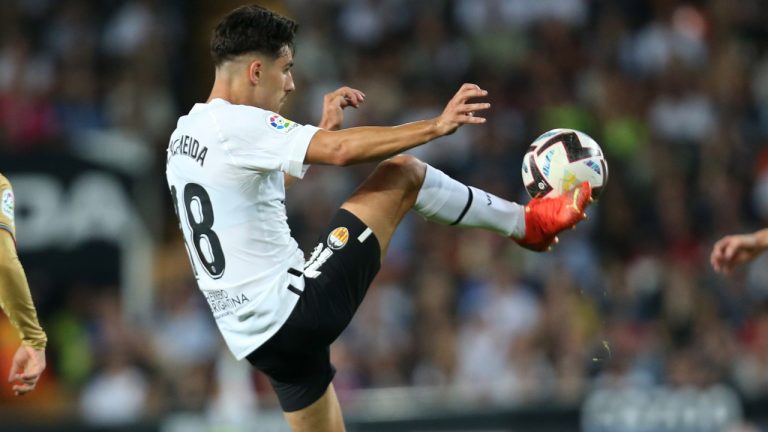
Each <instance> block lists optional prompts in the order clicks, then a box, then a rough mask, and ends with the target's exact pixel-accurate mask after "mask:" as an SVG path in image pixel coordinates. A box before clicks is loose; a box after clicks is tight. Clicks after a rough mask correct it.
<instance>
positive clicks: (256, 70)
mask: <svg viewBox="0 0 768 432" xmlns="http://www.w3.org/2000/svg"><path fill="white" fill-rule="evenodd" d="M263 66H264V64H263V62H262V61H261V59H258V58H256V59H253V60H252V61H251V62H250V63H249V64H248V80H249V81H250V82H251V84H252V85H257V84H259V79H260V78H261V68H262V67H263Z"/></svg>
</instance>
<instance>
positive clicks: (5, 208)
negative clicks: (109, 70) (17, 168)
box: [0, 189, 14, 222]
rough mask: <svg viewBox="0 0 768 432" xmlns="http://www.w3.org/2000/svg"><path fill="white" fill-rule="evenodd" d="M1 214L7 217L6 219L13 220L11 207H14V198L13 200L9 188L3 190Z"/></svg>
mask: <svg viewBox="0 0 768 432" xmlns="http://www.w3.org/2000/svg"><path fill="white" fill-rule="evenodd" d="M0 207H1V209H2V212H3V214H4V215H5V216H6V217H8V219H10V220H11V222H13V208H14V200H13V191H12V190H10V189H6V190H4V191H3V201H2V204H1V205H0Z"/></svg>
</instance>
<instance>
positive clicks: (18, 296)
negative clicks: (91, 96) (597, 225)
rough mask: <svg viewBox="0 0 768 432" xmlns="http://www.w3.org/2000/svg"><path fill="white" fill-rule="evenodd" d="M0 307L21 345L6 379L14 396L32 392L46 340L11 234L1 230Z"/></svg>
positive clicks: (40, 367)
mask: <svg viewBox="0 0 768 432" xmlns="http://www.w3.org/2000/svg"><path fill="white" fill-rule="evenodd" d="M0 306H1V307H2V309H3V311H4V312H5V314H6V315H7V316H8V318H9V319H10V321H11V324H13V326H14V327H15V328H16V330H18V332H19V335H20V337H21V340H22V345H21V347H19V349H18V350H17V351H16V355H15V356H14V358H13V364H12V365H11V371H10V373H9V376H8V382H10V383H13V384H14V385H13V390H14V391H15V392H16V394H17V395H23V394H25V393H28V392H30V391H32V390H33V389H34V388H35V385H36V384H37V380H38V379H39V378H40V375H41V374H42V373H43V370H44V369H45V345H46V342H47V337H46V335H45V332H44V331H43V329H42V328H41V327H40V324H39V322H38V320H37V311H36V310H35V306H34V303H33V302H32V295H31V294H30V292H29V285H27V278H26V276H25V274H24V269H23V268H22V266H21V263H20V262H19V258H18V256H17V254H16V244H15V242H14V240H13V237H12V236H11V233H10V232H8V231H6V230H3V229H0Z"/></svg>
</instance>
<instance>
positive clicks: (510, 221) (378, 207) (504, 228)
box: [342, 155, 591, 259]
mask: <svg viewBox="0 0 768 432" xmlns="http://www.w3.org/2000/svg"><path fill="white" fill-rule="evenodd" d="M590 192H591V191H590V187H589V184H588V183H586V182H585V183H582V184H581V185H580V186H578V187H577V188H575V189H574V190H573V191H571V192H569V193H567V194H565V195H563V196H560V197H557V198H554V199H534V200H532V201H531V202H530V203H529V204H528V205H527V206H525V207H524V206H522V205H520V204H516V203H513V202H510V201H507V200H505V199H502V198H499V197H497V196H495V195H493V194H490V193H488V192H485V191H483V190H480V189H477V188H475V187H472V186H466V185H464V184H462V183H460V182H458V181H456V180H454V179H453V178H451V177H449V176H447V175H446V174H444V173H443V172H442V171H440V170H438V169H436V168H434V167H431V166H429V165H427V164H425V163H424V162H422V161H420V160H418V159H416V158H415V157H413V156H409V155H399V156H395V157H393V158H390V159H387V160H385V161H383V162H382V163H381V164H379V166H378V167H376V170H375V171H374V172H373V173H372V174H371V176H370V177H368V179H366V180H365V182H363V184H362V185H360V187H359V188H358V189H357V190H356V191H355V193H354V194H352V196H351V197H350V198H349V199H348V200H347V201H346V202H345V203H344V204H342V208H344V209H346V210H348V211H350V212H351V213H353V214H354V215H355V216H357V217H358V218H359V219H360V220H362V221H363V222H364V223H365V224H366V225H367V226H368V227H370V228H371V230H373V232H374V234H375V235H376V238H377V239H378V241H379V245H380V246H381V252H382V253H381V256H382V259H383V258H384V256H385V255H386V251H387V247H388V246H389V241H390V239H391V238H392V234H393V233H394V231H395V228H397V225H398V224H400V221H401V220H402V219H403V217H404V216H405V214H406V213H407V212H408V210H410V209H411V208H413V209H414V210H415V211H416V212H417V213H419V214H421V215H422V216H424V217H425V218H426V219H428V220H430V221H432V222H437V223H441V224H446V225H455V226H461V227H474V228H482V229H485V230H489V231H494V232H496V233H499V234H502V235H504V236H507V237H511V238H512V239H513V240H515V241H516V242H517V243H518V244H520V245H521V246H523V247H525V248H528V249H531V250H536V251H543V250H547V248H549V246H550V245H551V244H552V243H554V242H557V237H556V236H557V233H559V232H560V231H562V230H564V229H567V228H571V227H572V226H574V225H575V224H576V223H577V222H579V221H580V220H582V219H583V218H584V213H583V212H584V208H585V207H586V205H587V204H588V203H589V201H590V198H589V197H590Z"/></svg>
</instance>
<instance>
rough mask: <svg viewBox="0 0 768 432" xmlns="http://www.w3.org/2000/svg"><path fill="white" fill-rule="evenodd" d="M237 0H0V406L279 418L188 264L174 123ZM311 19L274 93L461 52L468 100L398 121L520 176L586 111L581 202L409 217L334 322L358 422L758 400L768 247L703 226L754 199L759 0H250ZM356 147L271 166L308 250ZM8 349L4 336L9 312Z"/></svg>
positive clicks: (680, 421) (409, 78) (171, 427)
mask: <svg viewBox="0 0 768 432" xmlns="http://www.w3.org/2000/svg"><path fill="white" fill-rule="evenodd" d="M238 4H239V3H238V2H234V1H231V0H227V1H216V2H214V1H204V0H197V1H183V0H168V1H163V0H101V1H96V0H4V1H2V2H0V172H3V173H4V174H6V175H7V176H8V177H9V178H10V179H11V181H12V182H13V184H14V187H15V190H16V195H17V200H18V203H17V206H18V209H17V225H18V247H19V252H20V255H21V259H22V263H23V264H24V265H25V268H26V270H27V274H28V277H29V280H30V284H31V289H32V291H33V295H34V297H35V300H36V303H37V305H38V308H39V311H40V316H41V318H42V322H43V324H44V327H45V328H46V330H47V331H48V334H49V338H50V342H49V348H48V355H49V357H48V359H49V360H48V361H49V365H48V369H47V371H46V373H45V376H44V378H43V380H42V382H41V383H40V385H39V387H38V389H37V390H36V391H35V393H34V394H32V395H30V396H28V397H25V398H23V399H17V398H14V397H12V395H11V393H10V391H9V388H8V386H3V387H2V390H0V430H8V431H51V432H56V431H87V430H129V429H130V430H132V431H136V432H139V431H145V430H146V431H155V430H162V431H204V430H216V431H251V430H275V431H278V430H285V426H284V424H283V423H282V420H281V419H280V416H279V413H277V412H276V411H275V407H276V403H275V400H274V398H273V396H272V394H271V391H270V390H269V388H268V386H267V384H266V382H265V380H264V378H263V377H262V376H260V375H252V374H251V373H250V372H249V369H248V368H247V367H246V365H245V364H238V363H237V362H234V361H233V360H232V358H231V356H230V355H229V354H228V353H227V352H226V351H225V349H224V347H223V345H222V341H221V339H220V336H219V335H218V333H217V331H216V329H215V328H214V326H213V323H212V320H211V318H210V314H209V311H208V309H207V305H206V304H205V302H204V299H203V297H202V296H201V295H200V294H199V293H198V292H197V289H196V286H195V283H194V279H193V278H192V277H191V271H190V268H189V264H188V262H187V258H186V255H185V253H184V248H183V244H182V243H181V241H180V234H179V232H178V229H177V228H176V222H175V220H174V219H173V211H172V208H171V206H170V200H169V197H168V192H167V188H166V186H165V179H164V166H163V165H164V164H163V162H164V150H165V147H166V145H167V138H168V136H169V133H170V131H171V130H172V129H173V127H174V122H175V119H176V118H177V117H178V116H179V115H180V114H182V113H185V112H186V111H188V110H189V108H190V107H191V105H192V104H193V103H195V102H197V101H202V100H204V99H205V98H206V97H207V95H208V91H209V88H210V84H211V82H212V81H211V80H212V73H213V71H212V66H211V64H210V61H209V58H208V52H207V40H208V37H209V33H210V30H211V28H212V27H213V25H214V23H215V22H216V20H217V18H218V17H219V16H221V14H222V13H224V12H225V11H227V10H229V9H231V8H233V7H235V6H237V5H238ZM262 4H264V5H266V6H269V7H273V8H276V9H277V10H279V11H281V12H284V13H286V14H288V15H289V16H291V17H293V18H295V19H297V20H298V21H299V22H300V25H301V29H300V33H299V38H298V41H297V53H296V66H295V69H294V71H295V75H294V77H295V79H296V86H297V91H296V92H295V94H294V95H293V96H292V97H291V98H290V102H289V105H288V106H287V107H286V109H285V111H284V114H285V115H286V116H287V117H289V118H291V119H293V120H296V121H298V122H302V123H312V122H317V121H318V120H319V116H320V108H321V103H322V95H323V94H324V93H325V92H327V91H330V90H332V89H334V88H336V87H338V86H340V85H350V86H353V87H356V88H359V89H362V90H363V91H364V92H365V93H366V94H367V100H366V103H365V105H364V106H363V107H362V108H361V109H360V110H358V111H354V110H348V111H347V120H346V125H347V126H354V125H364V124H377V125H392V124H397V123H401V122H404V121H410V120H413V119H419V118H425V117H429V116H434V115H437V114H438V113H439V112H440V110H441V109H442V106H443V104H444V103H445V102H446V101H447V100H448V99H449V98H450V96H451V95H452V94H453V93H454V92H455V90H456V89H457V88H458V86H459V85H460V84H461V83H462V82H467V81H469V82H476V83H478V84H480V85H482V86H483V87H484V88H487V89H489V91H490V102H491V103H492V104H493V109H492V111H491V113H490V114H489V121H488V123H487V124H486V125H484V126H481V127H464V128H462V129H460V130H459V132H457V133H456V134H454V135H452V136H449V137H446V138H443V139H441V140H439V141H437V142H435V143H432V144H429V145H427V146H425V147H422V148H420V149H418V150H417V151H414V153H416V154H417V155H418V156H420V157H422V158H423V159H424V160H426V161H428V162H430V163H432V164H434V165H436V166H438V167H440V168H441V169H443V170H444V171H446V172H448V173H449V174H451V175H453V176H455V177H456V178H458V179H460V180H462V181H464V182H467V183H469V184H473V185H476V186H479V187H483V188H485V189H487V190H489V191H491V192H494V193H495V194H497V195H500V196H503V197H509V198H512V199H517V200H520V201H524V200H525V199H526V197H525V195H524V190H523V187H522V185H521V182H520V173H519V168H520V164H521V158H522V155H523V153H524V151H525V149H526V147H527V144H528V143H529V142H530V141H531V140H532V139H533V138H534V137H536V136H538V135H539V134H540V133H541V132H543V131H545V130H548V129H551V128H554V127H573V128H577V129H580V130H583V131H585V132H587V133H589V134H591V135H592V136H593V137H594V138H596V139H597V141H598V142H600V143H601V144H602V146H603V148H604V150H605V152H606V153H607V155H608V160H609V163H610V169H611V178H610V182H609V185H608V188H607V190H606V191H605V194H604V195H603V197H602V198H601V200H600V202H599V203H598V205H596V206H595V207H594V208H592V209H591V210H590V216H591V217H590V219H589V221H588V222H586V223H584V224H583V225H581V226H580V227H579V229H578V230H576V231H574V232H569V233H567V234H565V235H563V236H562V237H561V240H562V241H561V244H560V245H559V246H558V247H557V248H556V249H555V251H554V252H553V253H550V254H546V255H536V254H532V253H527V252H524V251H522V250H521V249H519V248H517V247H516V246H515V245H514V244H513V243H512V242H510V241H508V240H505V239H501V238H497V237H495V236H493V235H486V234H485V233H482V232H479V231H473V230H469V231H460V230H453V229H449V228H445V227H440V226H434V225H428V224H426V223H424V222H423V221H421V220H420V219H419V218H417V217H413V216H411V217H408V218H407V219H406V221H405V222H404V223H403V226H402V227H401V228H400V230H399V231H398V233H397V235H396V237H395V239H394V240H393V242H392V246H391V249H390V254H389V257H388V258H387V260H386V263H385V265H384V267H383V269H382V271H381V274H380V275H379V277H378V278H377V280H376V282H375V283H374V285H373V286H372V288H371V290H370V292H369V294H368V297H367V299H366V301H365V303H364V304H363V306H362V308H361V309H360V311H359V312H358V314H357V317H356V318H355V320H354V321H353V323H352V324H351V325H350V327H349V329H348V330H347V331H346V332H345V333H344V335H343V336H342V337H341V339H340V340H339V341H338V342H337V343H336V344H335V345H334V347H333V360H334V362H335V364H336V365H337V367H338V370H339V373H338V375H337V376H336V379H335V386H336V388H337V391H338V393H339V396H340V399H341V401H342V405H343V406H344V407H345V411H346V414H347V416H348V418H349V422H350V429H351V430H371V431H373V430H423V431H427V430H464V431H467V430H497V431H498V430H505V431H506V430H509V431H518V430H525V431H534V432H535V431H575V430H585V431H600V432H602V431H605V432H608V431H611V432H635V431H638V432H639V431H729V432H735V431H741V432H747V431H749V432H752V431H760V430H765V429H764V428H766V427H767V426H768V418H767V415H766V410H765V407H766V406H768V405H767V404H768V399H766V395H768V271H766V268H768V266H767V264H768V259H766V258H761V259H759V260H758V261H757V262H756V263H754V265H751V266H749V267H748V268H747V269H745V271H741V272H739V273H738V274H736V275H735V276H734V277H732V278H723V277H720V276H717V275H715V274H713V272H712V271H711V269H710V267H709V265H708V263H707V256H708V252H709V248H710V247H711V245H712V244H713V242H714V241H715V240H716V239H717V238H719V237H720V236H721V235H723V234H726V233H731V232H745V231H749V230H754V229H757V228H759V227H762V226H764V225H766V222H768V152H766V149H768V147H767V146H766V145H767V144H768V49H767V48H768V26H767V25H766V22H768V3H766V2H765V1H762V0H712V1H704V0H699V1H678V0H653V1H641V0H616V1H609V0H453V1H448V0H446V1H439V0H429V1H408V0H350V1H341V0H288V1H285V2H280V1H264V2H263V3H262ZM371 169H372V166H371V165H362V166H358V167H353V168H347V169H340V168H331V167H325V168H323V167H315V168H313V169H311V170H310V172H309V173H308V176H307V177H306V179H305V181H303V182H302V183H300V184H299V185H297V186H296V187H294V188H293V190H291V191H289V196H288V208H289V212H290V214H289V219H290V222H291V224H292V228H293V231H294V234H295V236H296V238H297V239H298V240H299V241H300V244H301V245H302V247H303V249H304V250H305V251H308V250H310V249H311V247H312V246H313V244H314V241H315V236H316V235H317V233H319V232H320V230H321V228H322V227H323V226H324V225H325V224H326V223H327V221H328V220H329V218H330V214H331V212H333V210H334V209H335V208H336V207H337V206H338V205H339V204H340V203H341V202H342V201H343V199H344V197H345V196H347V195H348V194H349V193H350V192H351V190H352V189H353V188H354V186H355V185H356V184H357V183H358V182H359V181H360V180H361V179H362V178H364V176H365V175H366V173H368V172H370V170H371ZM0 334H2V337H0V370H2V371H7V370H8V365H9V361H10V358H11V356H12V353H13V351H14V350H15V348H16V346H17V343H18V342H17V339H15V334H14V331H13V330H12V328H10V326H9V324H8V321H7V319H4V318H3V319H1V320H0Z"/></svg>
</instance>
